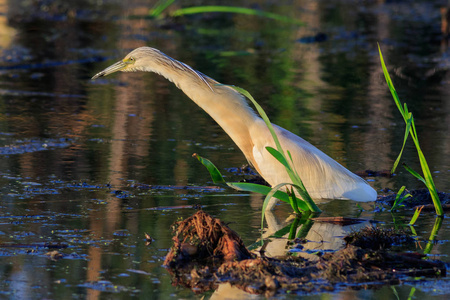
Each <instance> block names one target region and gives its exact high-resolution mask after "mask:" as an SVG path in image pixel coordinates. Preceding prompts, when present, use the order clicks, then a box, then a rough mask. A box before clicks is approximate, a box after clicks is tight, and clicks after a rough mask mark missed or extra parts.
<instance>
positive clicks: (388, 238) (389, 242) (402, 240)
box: [344, 226, 415, 250]
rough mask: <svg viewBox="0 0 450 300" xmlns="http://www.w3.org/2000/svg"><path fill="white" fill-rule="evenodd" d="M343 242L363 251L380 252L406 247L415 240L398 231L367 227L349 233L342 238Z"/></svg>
mask: <svg viewBox="0 0 450 300" xmlns="http://www.w3.org/2000/svg"><path fill="white" fill-rule="evenodd" d="M344 241H345V242H346V243H347V244H350V245H353V246H357V247H360V248H363V249H372V250H382V249H389V248H391V247H392V246H402V245H405V244H406V245H408V244H411V243H414V242H415V239H414V238H413V237H412V236H410V235H408V234H407V233H406V232H405V231H403V230H400V229H392V228H391V229H388V228H383V229H382V228H379V227H375V226H367V227H364V228H362V229H361V230H359V231H356V232H352V233H350V234H349V235H347V236H346V237H344Z"/></svg>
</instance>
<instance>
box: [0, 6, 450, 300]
mask: <svg viewBox="0 0 450 300" xmlns="http://www.w3.org/2000/svg"><path fill="white" fill-rule="evenodd" d="M155 2H156V1H115V0H103V1H94V0H84V1H67V0H64V1H51V0H49V1H44V0H38V1H25V0H22V1H21V0H14V1H6V0H0V189H1V191H2V194H1V195H2V201H1V202H0V295H1V296H2V297H5V298H11V299H31V298H33V299H43V298H46V299H70V298H73V299H79V298H82V299H83V298H89V299H98V298H101V299H110V298H112V299H121V298H124V299H126V298H130V297H136V298H144V299H157V298H159V299H167V298H169V297H174V298H195V299H197V298H201V297H202V296H203V294H201V295H195V294H194V293H193V292H192V291H190V290H188V289H184V288H182V287H174V286H172V285H171V278H170V275H169V274H168V272H167V271H166V270H165V269H164V268H162V267H161V264H162V261H163V260H164V257H165V255H166V253H167V251H168V249H169V248H170V246H171V224H173V223H174V222H175V221H177V220H179V219H180V218H185V217H187V216H190V215H191V214H193V213H194V212H195V210H194V209H192V205H194V204H201V205H202V206H203V209H204V210H205V211H207V212H208V213H210V214H212V215H213V216H215V217H218V218H221V219H222V220H224V221H225V222H227V223H230V226H231V227H232V228H233V229H234V230H236V231H237V232H238V233H239V234H240V235H241V237H242V238H243V239H244V242H245V243H246V244H247V245H250V244H252V243H253V242H255V241H256V240H257V239H258V238H259V224H260V215H261V206H262V198H261V196H259V195H248V194H246V193H241V192H238V191H234V190H230V189H223V188H217V187H214V186H213V185H212V183H211V180H210V177H209V175H208V173H207V171H206V169H205V168H204V167H203V166H202V165H201V164H199V163H198V161H196V160H195V159H194V158H192V157H191V155H192V154H193V153H199V154H201V155H202V156H204V157H207V158H209V159H211V160H212V161H213V162H214V163H216V165H217V166H218V167H219V168H220V169H221V170H223V172H224V174H225V175H226V176H228V177H229V178H230V179H232V180H241V179H242V178H243V176H241V175H238V174H236V173H234V172H227V171H226V170H225V169H228V168H236V167H240V166H242V165H244V164H246V161H245V158H244V156H243V155H242V153H241V152H240V151H239V149H238V148H237V147H236V146H235V145H234V143H233V142H232V141H231V139H230V138H228V136H227V135H226V134H225V133H224V132H223V130H222V129H221V128H220V127H219V126H218V125H217V124H216V123H215V122H214V121H213V120H212V119H211V118H210V117H209V116H208V115H207V114H206V113H205V112H203V111H202V110H201V109H199V108H198V107H197V106H196V105H195V104H194V103H193V102H192V101H190V100H189V99H188V98H187V97H186V96H185V95H184V94H183V93H182V92H181V91H180V90H178V89H177V88H176V87H175V86H174V85H173V84H172V83H170V82H168V81H167V80H165V79H164V78H162V77H160V76H158V75H155V74H147V73H120V74H116V75H111V76H108V77H106V78H100V79H98V80H95V81H91V80H90V78H91V77H92V76H93V75H94V74H96V73H97V72H99V71H101V70H102V69H104V68H105V67H107V66H109V65H110V64H112V63H113V62H115V61H117V60H118V59H121V58H122V57H123V56H124V55H125V54H127V53H128V52H129V51H130V50H132V49H134V48H136V47H139V46H145V45H147V46H152V47H155V48H158V49H160V50H162V51H163V52H165V53H167V54H168V55H170V56H172V57H174V58H176V59H178V60H180V61H183V62H185V63H187V64H189V65H190V66H192V67H193V68H194V69H197V70H199V71H201V72H202V73H205V74H207V75H209V76H210V77H212V78H214V79H216V80H218V81H219V82H223V83H227V84H234V85H238V86H241V87H243V88H245V89H246V90H248V91H250V92H251V93H252V95H253V96H254V97H255V98H256V99H257V100H258V101H259V102H260V104H262V106H263V107H264V109H266V112H267V113H268V114H269V116H270V117H271V120H272V121H273V122H274V123H276V124H278V125H281V126H283V127H285V128H287V129H289V130H290V131H292V132H294V133H296V134H298V135H300V136H302V137H303V138H305V139H307V140H309V141H310V142H311V143H313V144H314V145H316V146H317V147H318V148H320V149H322V150H323V151H324V152H326V153H327V154H329V155H330V156H331V157H333V158H335V159H336V160H338V161H339V162H340V163H342V164H343V165H345V166H346V167H347V168H349V169H350V170H352V171H362V170H367V169H371V170H386V169H390V168H391V167H392V164H393V162H394V160H395V158H396V156H397V155H398V152H399V151H400V148H401V144H402V141H403V133H404V122H403V120H402V119H401V117H400V114H399V113H398V111H397V108H396V107H395V104H394V102H393V100H392V98H391V96H390V94H389V91H388V90H387V86H386V84H385V81H384V77H383V74H382V70H381V67H380V64H379V58H378V53H377V44H376V43H377V42H379V43H380V45H381V47H382V50H383V53H384V57H385V61H386V63H387V64H388V68H389V71H390V73H391V76H392V79H393V81H394V84H395V86H396V88H397V91H398V94H399V95H400V98H401V99H402V100H403V101H406V102H407V103H408V107H409V108H410V110H411V111H412V112H413V114H414V117H415V120H416V126H417V129H418V135H419V139H420V142H421V146H422V150H423V152H424V153H425V156H426V157H427V159H428V162H429V165H430V168H431V171H432V173H433V175H434V176H435V183H436V186H437V187H438V189H439V190H440V191H445V192H450V181H449V173H450V134H449V127H450V120H449V119H450V101H449V100H450V99H449V95H450V72H449V67H450V51H449V48H448V37H446V36H445V33H443V32H442V28H441V23H442V20H441V8H442V7H445V5H446V4H447V1H387V3H384V1H287V2H286V4H279V3H278V1H235V2H232V3H230V2H227V3H226V5H237V6H243V7H249V8H257V9H262V10H264V11H268V12H274V13H278V14H281V15H286V16H289V17H291V18H296V19H299V20H302V21H304V22H305V23H306V24H307V26H306V27H301V26H298V25H293V24H290V23H287V22H280V21H274V20H270V19H267V18H260V17H254V16H246V15H234V14H226V13H224V14H213V13H212V14H198V15H190V16H185V17H180V18H171V17H169V16H167V15H164V16H163V17H162V18H159V19H148V18H145V16H146V15H147V14H148V11H149V9H150V8H151V7H153V6H154V5H155ZM202 4H205V5H206V4H207V5H212V4H217V5H220V4H222V5H223V4H224V3H222V1H176V2H175V3H174V4H173V5H172V6H171V7H170V8H169V9H168V12H170V11H174V10H176V9H178V8H181V7H188V6H192V5H202ZM403 161H405V162H407V163H408V164H409V165H410V166H411V167H413V168H414V169H416V170H419V168H420V167H419V165H418V159H417V156H416V154H415V150H414V148H413V145H412V143H408V145H407V147H406V150H405V154H404V159H403ZM367 179H368V181H369V183H370V184H371V185H372V186H373V187H374V188H375V189H377V191H379V192H380V193H382V192H381V191H382V190H392V191H397V190H398V189H399V188H400V187H401V186H402V185H405V186H407V188H409V189H415V188H422V187H423V186H422V185H421V183H420V182H418V181H417V180H416V179H414V178H413V177H412V176H411V175H409V174H408V173H406V172H405V171H404V170H403V169H401V168H399V170H398V174H397V176H395V177H393V178H384V177H375V178H370V177H369V178H367ZM362 206H363V208H364V209H365V211H364V212H363V213H362V214H361V215H360V211H359V209H358V208H357V206H356V204H355V203H354V202H351V201H332V202H330V203H328V204H324V205H322V206H321V208H322V209H323V210H324V214H323V216H328V215H330V216H339V215H344V216H346V217H358V216H359V217H363V218H367V219H375V220H380V221H383V222H385V223H383V224H384V225H385V226H392V225H393V222H394V220H395V221H396V222H399V221H403V222H406V223H407V222H408V221H409V219H410V217H411V215H412V212H410V211H406V212H405V211H401V212H400V213H397V214H396V215H391V214H390V213H388V212H376V211H375V210H374V204H373V203H364V204H362ZM289 210H290V208H289V207H286V206H285V205H280V206H279V207H278V208H277V210H276V211H275V216H273V217H274V218H275V219H277V220H284V219H285V218H287V217H288V215H289ZM434 222H435V221H434V215H433V214H432V213H424V214H422V216H421V217H420V218H419V221H418V223H417V224H416V225H415V227H414V228H415V230H416V232H417V234H418V236H419V238H420V239H423V240H427V239H428V238H429V235H430V231H431V229H432V227H433V224H434ZM383 224H382V226H384V225H383ZM396 224H398V223H396ZM449 226H450V224H449V222H448V219H444V222H443V224H442V227H441V230H440V231H439V233H438V238H437V239H438V241H439V242H438V243H437V244H436V245H434V246H433V250H432V252H431V253H432V254H433V255H432V257H433V258H439V259H442V260H444V261H446V262H449V258H448V253H450V247H449V243H448V240H449V239H450V236H449V233H448V232H449ZM339 230H341V229H339ZM145 233H148V234H149V235H150V236H151V237H152V238H153V239H154V241H153V242H152V243H151V244H150V245H146V240H145ZM424 246H425V242H422V243H421V245H419V246H418V247H422V248H423V247H424ZM62 247H63V248H62ZM283 247H284V246H283V245H282V246H281V248H282V249H284V248H283ZM54 250H57V251H59V252H60V253H61V254H63V258H62V259H56V258H55V259H52V258H51V257H49V255H47V253H48V252H51V251H54ZM415 251H419V252H421V251H423V250H421V249H420V248H417V249H416V250H415ZM412 286H414V288H412ZM412 289H413V290H414V289H415V290H414V297H416V298H417V299H446V298H447V297H448V295H449V294H450V289H449V282H448V279H446V278H444V279H443V280H424V281H422V282H420V283H419V284H415V285H411V283H409V282H408V281H406V282H405V283H404V284H403V285H400V286H396V287H395V288H392V287H389V286H385V287H380V288H379V289H370V290H354V289H346V288H345V287H343V288H342V289H340V290H339V291H336V292H335V294H334V295H326V294H324V295H322V297H325V298H331V297H333V298H335V299H344V298H345V299H350V298H352V299H354V298H360V299H397V298H396V296H395V294H396V293H398V295H399V297H400V299H406V298H407V297H408V295H409V294H410V292H411V291H412ZM206 295H207V297H210V296H212V297H219V296H220V295H217V294H213V291H211V292H209V293H207V294H206ZM229 295H230V294H229ZM317 296H318V295H312V296H310V295H303V297H305V298H311V299H316V297H317ZM243 297H249V295H244V296H243ZM282 297H286V298H289V297H291V296H289V295H282Z"/></svg>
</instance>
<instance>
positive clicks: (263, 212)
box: [261, 183, 290, 232]
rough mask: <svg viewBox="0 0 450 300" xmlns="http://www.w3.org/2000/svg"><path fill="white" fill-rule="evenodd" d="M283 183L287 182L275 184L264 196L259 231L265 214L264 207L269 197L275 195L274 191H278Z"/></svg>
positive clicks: (262, 226)
mask: <svg viewBox="0 0 450 300" xmlns="http://www.w3.org/2000/svg"><path fill="white" fill-rule="evenodd" d="M285 185H287V183H279V184H277V185H276V186H274V187H273V188H272V189H271V191H270V192H269V193H268V194H267V195H266V198H264V202H263V208H262V212H261V232H262V229H263V228H264V216H265V214H266V208H267V205H269V202H270V199H272V197H274V196H275V193H276V192H278V190H279V189H281V188H282V187H284V186H285ZM289 202H290V201H289Z"/></svg>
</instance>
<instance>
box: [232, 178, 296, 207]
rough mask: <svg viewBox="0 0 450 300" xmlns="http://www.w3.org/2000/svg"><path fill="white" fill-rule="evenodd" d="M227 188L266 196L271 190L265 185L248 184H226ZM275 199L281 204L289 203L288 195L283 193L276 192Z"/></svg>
mask: <svg viewBox="0 0 450 300" xmlns="http://www.w3.org/2000/svg"><path fill="white" fill-rule="evenodd" d="M227 184H228V186H230V187H232V188H235V189H237V190H242V191H246V192H254V193H259V194H263V195H267V194H269V193H270V191H271V190H272V188H271V187H270V186H266V185H260V184H256V183H249V182H228V183H227ZM274 197H275V198H277V199H280V200H281V201H283V202H286V203H290V200H289V195H288V194H287V193H286V192H283V191H277V192H276V193H275V195H274Z"/></svg>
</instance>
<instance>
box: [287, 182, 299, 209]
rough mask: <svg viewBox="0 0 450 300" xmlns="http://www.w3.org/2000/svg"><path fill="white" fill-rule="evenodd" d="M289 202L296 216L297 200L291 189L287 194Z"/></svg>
mask: <svg viewBox="0 0 450 300" xmlns="http://www.w3.org/2000/svg"><path fill="white" fill-rule="evenodd" d="M289 200H290V204H291V207H292V209H293V210H294V212H295V213H296V214H300V210H299V209H298V199H297V197H296V196H295V192H294V188H293V187H291V191H290V193H289Z"/></svg>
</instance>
